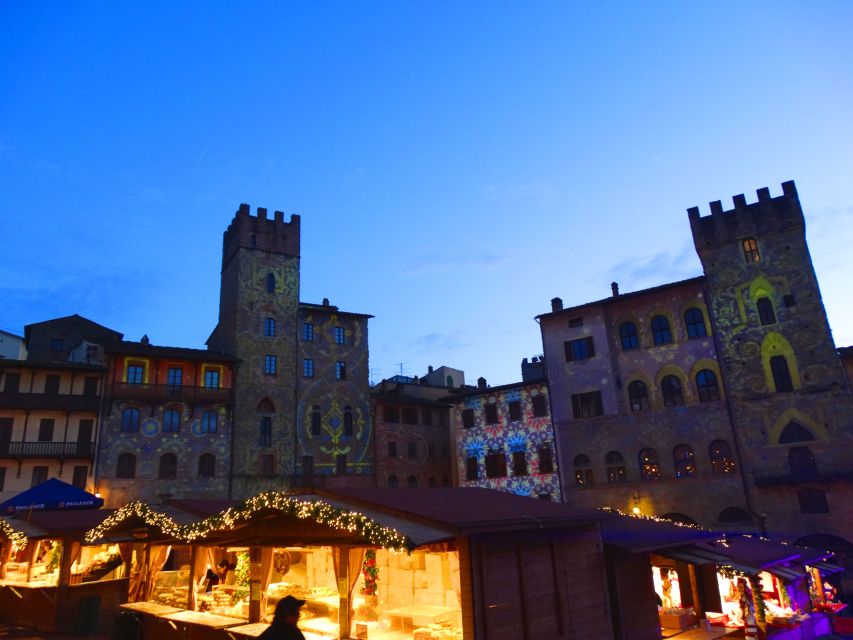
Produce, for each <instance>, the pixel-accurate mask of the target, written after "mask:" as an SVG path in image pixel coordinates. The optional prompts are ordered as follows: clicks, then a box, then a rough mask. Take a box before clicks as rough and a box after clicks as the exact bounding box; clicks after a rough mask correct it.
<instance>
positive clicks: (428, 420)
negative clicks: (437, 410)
mask: <svg viewBox="0 0 853 640" xmlns="http://www.w3.org/2000/svg"><path fill="white" fill-rule="evenodd" d="M421 422H422V423H423V424H424V425H426V426H427V427H429V426H432V411H430V410H429V409H424V410H423V413H421Z"/></svg>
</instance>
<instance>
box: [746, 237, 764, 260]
mask: <svg viewBox="0 0 853 640" xmlns="http://www.w3.org/2000/svg"><path fill="white" fill-rule="evenodd" d="M743 258H744V260H746V261H747V262H761V253H759V251H758V243H757V242H756V241H755V238H747V239H746V240H744V241H743Z"/></svg>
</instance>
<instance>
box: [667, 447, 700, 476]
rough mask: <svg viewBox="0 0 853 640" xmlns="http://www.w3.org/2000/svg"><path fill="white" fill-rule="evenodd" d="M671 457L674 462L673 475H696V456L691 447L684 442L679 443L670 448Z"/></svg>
mask: <svg viewBox="0 0 853 640" xmlns="http://www.w3.org/2000/svg"><path fill="white" fill-rule="evenodd" d="M672 459H673V462H675V477H676V478H689V477H691V476H695V475H696V456H695V455H694V454H693V449H691V448H690V447H688V446H687V445H686V444H680V445H678V446H677V447H675V449H673V450H672Z"/></svg>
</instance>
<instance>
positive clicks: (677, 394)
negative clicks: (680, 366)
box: [660, 376, 684, 407]
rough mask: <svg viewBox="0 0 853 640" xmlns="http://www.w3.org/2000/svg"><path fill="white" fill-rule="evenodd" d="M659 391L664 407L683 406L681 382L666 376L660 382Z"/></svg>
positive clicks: (673, 377)
mask: <svg viewBox="0 0 853 640" xmlns="http://www.w3.org/2000/svg"><path fill="white" fill-rule="evenodd" d="M660 390H661V393H662V394H663V404H664V406H665V407H680V406H681V405H683V404H684V396H683V395H681V382H679V381H678V378H676V377H675V376H666V377H665V378H664V379H663V380H661V381H660Z"/></svg>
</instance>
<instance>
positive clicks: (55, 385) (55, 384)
mask: <svg viewBox="0 0 853 640" xmlns="http://www.w3.org/2000/svg"><path fill="white" fill-rule="evenodd" d="M44 393H45V395H48V396H55V395H56V394H58V393H59V376H57V375H49V376H45V378H44Z"/></svg>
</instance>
